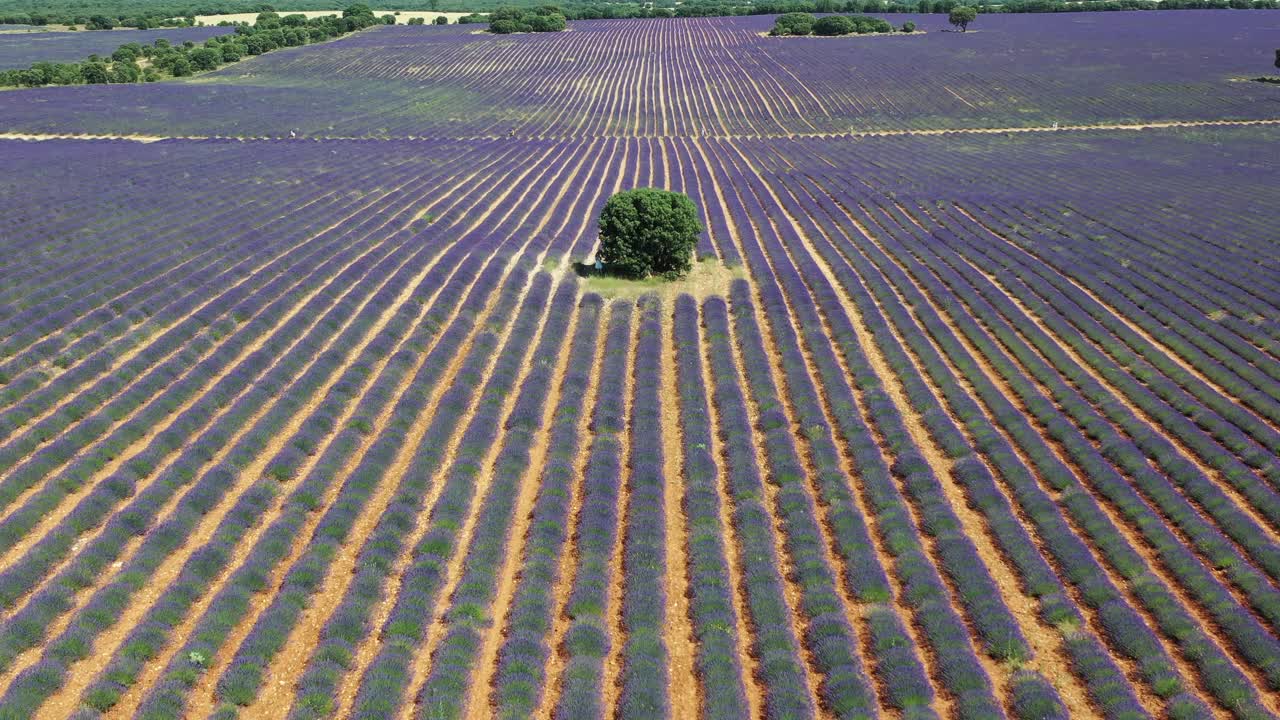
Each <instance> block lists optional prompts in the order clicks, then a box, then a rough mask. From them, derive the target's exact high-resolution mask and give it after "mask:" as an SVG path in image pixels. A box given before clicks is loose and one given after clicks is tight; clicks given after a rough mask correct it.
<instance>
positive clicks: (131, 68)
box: [111, 60, 142, 83]
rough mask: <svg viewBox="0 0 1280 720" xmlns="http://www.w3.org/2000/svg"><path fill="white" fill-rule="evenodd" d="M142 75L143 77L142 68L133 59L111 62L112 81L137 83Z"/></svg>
mask: <svg viewBox="0 0 1280 720" xmlns="http://www.w3.org/2000/svg"><path fill="white" fill-rule="evenodd" d="M140 77H142V70H140V69H139V68H138V64H137V63H135V62H133V61H132V60H130V61H129V62H115V63H112V64H111V82H113V83H136V82H138V78H140Z"/></svg>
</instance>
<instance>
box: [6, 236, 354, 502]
mask: <svg viewBox="0 0 1280 720" xmlns="http://www.w3.org/2000/svg"><path fill="white" fill-rule="evenodd" d="M353 232H354V231H353ZM331 234H332V235H333V240H332V242H328V243H316V242H313V243H308V244H307V246H306V248H305V249H306V250H307V252H306V253H305V255H304V256H303V258H302V259H301V261H300V262H295V263H292V264H291V265H290V266H288V269H289V270H290V271H291V272H290V273H289V274H279V275H274V276H272V275H262V274H260V275H259V277H260V280H258V281H257V282H254V283H246V284H242V285H240V286H238V287H236V288H234V289H233V290H231V291H230V292H227V293H224V294H222V295H218V294H217V293H216V292H213V290H215V289H217V288H216V287H210V288H208V289H207V290H206V289H204V288H201V289H199V290H197V291H196V292H194V293H192V294H190V295H189V296H188V301H187V302H186V307H185V308H182V309H183V310H184V311H185V312H190V311H192V310H194V309H195V308H196V307H198V306H199V305H200V304H201V303H202V300H203V299H205V298H208V297H217V300H216V301H215V302H214V303H211V304H210V305H208V306H205V307H204V308H203V309H202V310H200V311H199V312H198V313H196V314H195V315H193V316H191V317H190V318H189V319H187V320H185V321H183V322H181V323H180V324H178V325H177V326H175V327H174V328H173V329H172V330H170V331H168V332H166V333H165V335H163V336H162V337H161V338H159V339H157V341H155V342H153V343H152V344H151V345H149V346H148V347H147V348H146V349H145V350H144V351H143V352H142V353H140V354H139V355H138V356H136V357H135V358H133V359H132V360H131V361H130V362H129V363H127V364H126V365H124V366H122V367H120V368H116V369H115V370H113V371H112V373H111V374H110V375H107V376H104V377H103V378H102V379H100V380H99V381H98V382H97V383H96V384H95V385H94V386H93V387H92V388H90V389H88V390H85V391H82V392H80V394H79V395H78V396H77V400H76V401H75V402H73V403H71V404H70V405H69V406H68V407H66V408H63V409H62V411H61V412H59V413H56V414H54V415H52V416H50V417H48V418H46V419H45V420H44V421H42V422H41V423H39V425H37V426H36V427H35V428H33V429H31V430H30V431H28V432H27V433H26V434H25V435H24V436H23V437H22V438H21V439H20V440H19V441H18V442H17V443H10V444H9V445H8V446H7V447H6V448H5V449H4V451H3V453H2V454H0V466H3V467H13V466H14V463H19V462H20V464H18V465H17V467H16V469H15V470H14V471H13V472H12V473H11V474H10V475H9V477H7V478H5V480H4V482H3V484H0V497H3V498H7V499H8V501H12V499H13V497H14V496H15V495H16V494H17V492H20V490H21V489H25V488H26V487H28V486H30V484H31V483H33V482H35V481H36V480H38V479H39V478H41V477H43V476H44V475H45V474H46V473H48V472H49V471H51V470H53V469H55V468H58V467H60V466H61V465H62V464H63V463H65V462H66V461H67V460H69V459H71V458H72V457H73V456H74V455H75V453H77V452H79V451H80V450H81V449H82V448H83V447H84V446H85V445H86V444H88V443H89V442H91V441H92V440H94V439H96V438H98V437H101V436H102V435H103V434H105V433H106V432H107V431H108V430H109V429H110V428H111V427H112V425H114V424H116V423H117V422H118V421H119V420H120V419H122V418H124V417H125V416H126V415H127V414H128V413H130V412H132V411H133V410H134V409H136V408H137V407H140V406H142V405H143V404H144V403H146V402H147V401H149V400H153V398H154V396H155V393H156V390H157V389H158V388H159V387H160V386H161V383H162V382H172V381H173V379H174V378H175V377H177V376H179V375H181V373H182V370H184V369H185V368H189V367H190V366H191V365H192V364H194V363H195V361H196V358H199V357H200V356H201V354H200V353H198V352H197V350H198V349H199V348H201V347H203V348H204V349H206V350H207V349H209V348H211V347H212V346H213V343H214V341H213V340H212V339H210V338H206V337H202V336H200V335H198V334H197V333H198V331H199V329H200V328H202V327H204V326H206V325H209V324H210V323H212V322H214V321H215V319H216V318H219V317H221V316H224V315H226V316H230V317H231V318H234V319H235V320H236V321H237V322H238V323H245V322H246V321H248V320H250V319H251V318H254V316H255V315H258V316H259V317H260V310H261V308H263V307H264V306H269V307H273V308H274V307H279V306H282V305H283V304H284V301H282V300H277V301H276V302H275V303H274V304H271V301H272V300H273V299H275V298H276V297H278V296H280V295H281V294H282V293H285V292H287V291H290V290H292V291H294V292H295V294H296V293H297V289H298V288H304V289H305V288H314V287H316V286H318V285H319V284H320V282H321V281H322V280H323V279H324V275H323V274H320V273H319V270H320V268H325V267H328V268H333V267H341V264H339V263H338V262H336V261H337V260H340V259H343V258H346V259H347V260H348V261H350V259H354V258H356V257H359V256H360V254H361V251H363V250H365V249H368V248H370V247H376V246H377V245H376V243H375V242H374V241H373V240H372V239H370V238H365V239H364V240H363V241H356V242H353V239H354V237H359V236H358V235H356V236H353V235H351V234H350V233H349V232H347V231H345V229H342V230H340V229H337V228H335V229H334V230H333V231H332V232H331ZM294 273H296V274H294ZM298 278H302V279H301V280H299V279H298ZM177 309H178V308H175V310H177ZM255 325H256V323H250V324H248V325H245V326H244V327H242V328H241V331H240V333H239V334H238V335H236V336H235V337H243V336H245V335H246V334H247V331H246V328H248V327H254V326H255ZM250 337H252V336H251V335H250ZM193 339H194V341H195V342H194V343H193V342H192V340H193ZM175 351H176V352H178V353H179V354H178V355H175V356H173V357H171V358H169V359H168V360H167V361H166V362H164V364H162V365H159V366H156V367H153V368H152V369H151V370H147V371H145V372H144V370H145V368H148V367H151V366H153V365H154V364H155V363H156V362H157V361H159V360H161V359H163V358H166V357H167V356H169V355H170V353H174V352H175ZM135 380H136V382H131V381H135ZM62 385H63V384H59V387H58V388H57V389H58V390H60V391H62V392H67V391H70V390H71V389H72V388H73V387H74V386H75V385H74V384H73V383H65V385H66V387H62ZM122 389H123V390H125V392H124V394H122V395H117V393H119V392H120V391H121V390H122ZM102 403H106V405H105V406H104V407H103V408H102V409H101V410H99V411H97V412H96V413H94V414H92V415H88V413H90V412H91V411H92V409H93V408H94V407H96V406H98V405H100V404H102ZM176 404H177V403H175V405H176ZM86 415H88V417H87V418H86V419H85V420H84V421H82V422H80V423H79V424H77V425H75V426H74V427H71V426H72V423H74V422H75V421H77V420H78V419H80V418H82V417H85V416H86ZM55 433H60V434H59V435H58V436H57V439H56V440H54V441H53V442H51V443H49V444H48V445H46V446H44V447H41V448H39V449H38V450H36V452H35V454H34V455H33V456H31V457H30V458H27V459H26V460H22V458H24V457H25V456H26V454H27V453H28V452H30V451H31V450H33V449H35V447H34V443H36V442H39V440H40V439H42V438H45V437H51V436H52V435H51V434H55ZM137 437H139V435H138V434H137V431H132V432H130V433H128V434H127V435H125V434H124V433H122V431H121V430H119V429H117V431H116V433H115V437H114V439H113V440H110V441H109V443H110V445H111V446H112V447H113V450H112V451H113V452H119V451H120V450H122V449H123V448H124V447H125V446H127V445H128V444H129V442H130V441H131V440H132V439H136V438H137ZM87 460H88V458H83V459H82V460H81V461H80V463H78V464H79V465H80V468H78V469H76V470H71V471H66V472H64V473H63V474H64V475H70V476H71V477H72V478H73V481H74V482H83V480H84V478H85V477H87V476H88V474H91V473H92V472H93V471H95V470H96V469H98V468H100V467H101V466H102V465H104V464H105V461H103V460H96V461H92V465H86V461H87ZM93 466H96V467H93Z"/></svg>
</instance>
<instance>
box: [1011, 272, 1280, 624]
mask: <svg viewBox="0 0 1280 720" xmlns="http://www.w3.org/2000/svg"><path fill="white" fill-rule="evenodd" d="M1023 281H1024V282H1023V283H1019V285H1020V286H1022V287H1026V288H1027V289H1028V299H1027V304H1029V305H1031V306H1032V307H1033V308H1034V311H1035V312H1036V313H1037V315H1038V316H1039V317H1040V318H1041V321H1042V322H1043V323H1044V324H1045V325H1046V326H1048V328H1049V329H1050V330H1052V331H1053V333H1054V336H1055V337H1057V338H1060V339H1062V340H1063V341H1065V342H1066V343H1067V344H1068V345H1070V346H1072V347H1074V348H1075V349H1076V350H1077V352H1078V353H1080V354H1081V355H1082V356H1084V357H1085V358H1086V360H1087V361H1088V362H1090V363H1091V364H1092V365H1094V366H1095V368H1096V369H1098V371H1099V372H1100V373H1101V374H1102V375H1104V377H1107V378H1108V379H1109V380H1110V381H1111V382H1112V383H1114V384H1116V385H1118V386H1119V387H1120V388H1121V390H1122V391H1123V392H1124V393H1125V394H1126V395H1127V396H1128V397H1129V398H1130V400H1132V401H1133V402H1134V404H1135V405H1137V406H1138V407H1140V408H1143V409H1144V410H1147V411H1148V412H1150V413H1151V414H1153V415H1157V416H1160V417H1165V418H1168V419H1169V420H1171V421H1174V422H1172V423H1171V426H1166V428H1167V429H1170V430H1171V431H1172V432H1173V433H1174V434H1175V436H1177V437H1179V438H1180V439H1183V440H1184V441H1186V442H1187V443H1188V444H1193V446H1195V445H1194V444H1195V443H1196V442H1197V441H1199V442H1200V445H1199V447H1200V448H1201V449H1202V451H1203V452H1211V451H1205V450H1203V444H1210V445H1211V444H1212V441H1210V440H1209V439H1208V438H1207V437H1206V436H1204V434H1203V432H1202V431H1200V430H1199V428H1197V427H1195V425H1194V424H1192V423H1190V422H1189V421H1187V420H1186V419H1185V418H1182V417H1181V415H1180V414H1178V413H1177V412H1176V411H1174V410H1173V409H1172V408H1169V407H1168V406H1166V405H1162V404H1161V403H1160V402H1159V401H1158V400H1157V399H1155V398H1154V396H1153V395H1152V393H1151V392H1150V391H1149V390H1148V389H1146V388H1145V387H1143V386H1142V385H1141V384H1140V383H1139V382H1138V381H1137V380H1135V379H1134V378H1133V377H1132V376H1130V375H1128V374H1127V373H1125V372H1124V371H1123V370H1121V369H1120V368H1119V367H1118V366H1116V365H1115V364H1114V363H1113V362H1112V361H1111V360H1110V359H1109V358H1107V357H1106V356H1105V355H1103V354H1102V353H1101V352H1099V351H1098V350H1096V349H1095V348H1094V347H1092V346H1091V345H1089V344H1088V343H1087V342H1085V341H1084V340H1083V339H1082V338H1081V337H1080V335H1079V333H1078V331H1076V330H1075V328H1074V327H1073V324H1072V323H1069V322H1067V321H1066V320H1065V319H1064V318H1063V316H1062V315H1061V314H1060V312H1059V311H1058V310H1055V309H1053V308H1052V307H1051V306H1050V305H1047V304H1045V303H1044V302H1043V301H1041V300H1039V299H1037V295H1036V294H1035V293H1039V294H1042V295H1044V296H1045V298H1046V299H1047V300H1048V302H1050V303H1053V304H1056V305H1057V306H1058V307H1069V301H1068V300H1066V299H1065V298H1063V297H1061V296H1060V295H1059V294H1057V293H1056V292H1054V291H1052V290H1051V289H1047V288H1045V287H1044V286H1043V285H1042V284H1041V283H1038V282H1036V280H1035V279H1034V278H1033V277H1026V278H1023ZM1084 322H1085V320H1084V319H1078V320H1076V321H1075V324H1082V323H1084ZM1028 337H1030V338H1031V340H1032V342H1033V343H1034V344H1035V345H1036V347H1037V348H1039V349H1041V353H1042V354H1043V355H1044V356H1045V357H1047V358H1048V359H1049V361H1050V363H1051V364H1052V365H1053V366H1054V367H1055V368H1056V369H1057V370H1058V372H1059V373H1060V374H1061V375H1062V376H1064V377H1066V378H1068V379H1069V380H1070V381H1071V382H1072V384H1073V385H1074V386H1075V388H1076V389H1077V392H1079V393H1080V394H1081V395H1082V396H1083V397H1084V398H1085V399H1086V400H1087V401H1088V402H1089V403H1090V404H1091V405H1092V406H1093V407H1094V408H1096V409H1097V410H1098V411H1099V412H1100V413H1101V414H1102V415H1104V416H1106V417H1107V418H1108V419H1109V420H1110V421H1111V423H1112V424H1113V425H1114V427H1116V428H1117V429H1118V430H1120V431H1123V433H1124V434H1123V436H1118V439H1117V440H1116V442H1120V443H1129V442H1131V443H1132V444H1131V445H1124V446H1116V447H1112V448H1111V449H1110V452H1111V453H1114V454H1117V455H1120V456H1121V457H1120V458H1118V461H1119V462H1121V463H1122V464H1124V465H1125V466H1126V467H1127V468H1129V469H1130V470H1131V471H1133V472H1147V471H1143V470H1141V469H1140V468H1141V467H1142V466H1143V465H1144V464H1145V463H1143V462H1141V461H1139V460H1138V457H1140V455H1138V456H1137V457H1135V454H1136V453H1139V452H1140V454H1141V455H1145V456H1146V457H1147V458H1149V459H1150V460H1151V461H1152V462H1153V463H1154V464H1155V466H1156V467H1157V468H1159V469H1160V470H1161V471H1162V474H1163V475H1164V476H1165V477H1167V478H1168V479H1170V480H1172V481H1173V483H1174V484H1176V485H1177V486H1178V487H1180V488H1181V489H1182V490H1183V492H1184V493H1186V494H1187V495H1188V496H1190V498H1192V499H1194V500H1195V501H1196V503H1197V505H1198V506H1199V507H1200V508H1201V509H1202V510H1203V511H1204V512H1206V513H1207V514H1208V515H1209V516H1210V517H1212V518H1213V519H1214V520H1215V521H1216V524H1217V526H1218V527H1220V528H1221V529H1222V531H1224V532H1225V533H1226V535H1227V536H1229V537H1230V538H1231V539H1232V540H1234V541H1235V542H1236V543H1237V544H1238V545H1239V546H1240V547H1242V548H1243V549H1244V550H1245V552H1247V553H1248V554H1249V556H1250V557H1251V558H1252V559H1253V560H1254V561H1255V562H1257V563H1258V564H1259V565H1260V566H1261V567H1262V568H1263V569H1264V570H1265V571H1266V572H1267V574H1269V575H1271V577H1272V578H1276V577H1280V544H1277V543H1276V542H1275V541H1273V540H1271V539H1270V538H1269V537H1268V536H1267V534H1266V533H1265V532H1264V530H1263V528H1262V527H1261V525H1260V524H1259V523H1258V522H1257V521H1255V520H1254V519H1253V518H1252V517H1250V516H1249V515H1247V514H1245V513H1244V512H1242V511H1241V510H1239V509H1238V508H1236V506H1235V505H1234V503H1233V502H1232V501H1231V500H1230V499H1229V498H1228V496H1227V495H1226V494H1225V493H1224V492H1223V491H1222V489H1221V488H1219V487H1218V485H1217V484H1216V483H1215V482H1214V481H1212V480H1211V479H1210V478H1209V477H1207V476H1206V475H1205V474H1204V473H1203V472H1202V471H1201V470H1200V469H1199V468H1197V467H1196V466H1195V465H1193V464H1192V463H1190V462H1189V461H1187V460H1185V459H1183V458H1182V457H1181V456H1179V455H1178V452H1177V450H1176V449H1175V447H1174V445H1173V444H1172V443H1171V442H1170V441H1169V440H1168V439H1167V438H1166V437H1164V436H1163V435H1161V434H1160V433H1159V432H1156V431H1155V430H1153V429H1152V428H1151V427H1150V426H1149V425H1147V424H1146V423H1144V422H1142V421H1141V420H1140V419H1139V418H1138V417H1137V416H1136V415H1135V413H1134V412H1133V411H1131V410H1129V409H1128V408H1126V407H1123V406H1120V405H1119V404H1117V403H1114V402H1110V400H1111V394H1110V392H1109V391H1108V389H1107V388H1105V387H1103V386H1102V385H1101V383H1100V382H1098V381H1097V380H1096V379H1095V378H1093V376H1092V375H1090V374H1089V373H1087V372H1085V371H1083V370H1082V369H1080V368H1078V367H1077V366H1075V365H1074V364H1073V363H1071V361H1070V359H1069V358H1066V357H1064V356H1063V354H1062V352H1061V350H1059V349H1057V348H1054V347H1046V345H1047V343H1048V341H1047V340H1045V339H1043V336H1041V335H1038V334H1035V333H1028ZM1177 421H1180V422H1177ZM1113 437H1117V436H1113ZM1119 438H1125V439H1119ZM1126 447H1127V448H1129V449H1131V451H1126ZM1216 459H1218V460H1219V461H1227V460H1229V458H1227V457H1222V456H1221V455H1220V454H1219V455H1218V457H1217V458H1216ZM1219 464H1222V463H1221V462H1219ZM1226 469H1227V472H1226V473H1224V476H1225V477H1226V478H1227V479H1228V481H1229V482H1231V484H1233V485H1235V486H1236V487H1237V488H1238V489H1239V490H1241V491H1242V492H1243V493H1245V495H1246V497H1247V498H1248V499H1249V500H1252V501H1253V503H1252V504H1253V505H1254V506H1255V507H1256V508H1257V509H1258V510H1259V511H1260V512H1261V514H1262V515H1263V516H1264V518H1266V519H1269V520H1272V521H1273V522H1276V521H1280V494H1277V493H1276V492H1275V491H1274V490H1272V489H1271V488H1270V487H1268V486H1267V485H1265V484H1263V483H1262V482H1261V481H1260V480H1259V479H1258V478H1257V477H1256V476H1254V475H1253V474H1252V473H1250V472H1249V471H1248V469H1247V468H1245V467H1244V466H1243V465H1241V464H1239V463H1235V464H1234V467H1233V466H1231V465H1228V466H1227V468H1226ZM1160 505H1161V507H1162V508H1163V509H1164V510H1165V512H1166V513H1167V514H1168V515H1169V516H1170V517H1171V519H1173V520H1174V522H1175V523H1176V524H1177V525H1178V526H1179V527H1180V528H1181V529H1182V530H1183V531H1184V532H1186V533H1187V534H1188V535H1189V536H1191V537H1192V539H1193V542H1194V543H1195V544H1196V545H1197V547H1199V548H1200V549H1201V550H1202V552H1204V553H1205V554H1206V556H1207V557H1213V558H1215V560H1214V561H1215V562H1222V560H1220V559H1217V558H1222V557H1230V556H1232V555H1234V554H1235V551H1234V550H1233V548H1231V547H1230V545H1229V544H1228V543H1227V541H1226V539H1225V538H1223V537H1221V534H1219V533H1218V532H1217V530H1216V529H1213V528H1210V527H1208V526H1207V524H1206V523H1204V521H1203V520H1201V519H1200V517H1199V515H1196V514H1194V513H1193V511H1192V509H1191V506H1190V505H1189V504H1187V503H1186V502H1185V501H1184V502H1182V503H1179V502H1178V501H1177V500H1176V499H1170V500H1167V501H1165V502H1160ZM1237 557H1238V556H1237ZM1237 561H1238V560H1233V561H1232V562H1237ZM1241 572H1242V573H1244V574H1245V579H1244V580H1243V582H1246V583H1248V586H1249V589H1250V593H1251V595H1253V596H1254V602H1255V603H1257V604H1259V605H1261V606H1262V607H1260V608H1259V609H1260V610H1261V611H1262V612H1264V613H1265V614H1268V615H1269V616H1270V617H1272V618H1280V614H1277V613H1280V595H1276V594H1275V591H1274V590H1272V589H1270V588H1268V587H1265V583H1263V584H1261V585H1260V584H1259V582H1260V580H1262V578H1261V577H1260V576H1258V577H1254V576H1255V575H1256V572H1251V571H1249V570H1246V569H1242V571H1241ZM1263 608H1270V609H1269V610H1266V609H1263Z"/></svg>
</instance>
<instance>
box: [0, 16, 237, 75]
mask: <svg viewBox="0 0 1280 720" xmlns="http://www.w3.org/2000/svg"><path fill="white" fill-rule="evenodd" d="M20 27H25V26H21V25H0V30H2V29H4V28H11V29H15V28H20ZM30 29H31V30H36V28H30ZM228 32H231V28H227V27H220V28H219V27H190V28H160V29H157V30H98V31H92V32H89V31H81V32H49V31H43V32H0V70H18V69H22V68H26V67H30V65H31V64H32V63H36V62H79V61H81V60H84V59H85V58H87V57H89V56H90V55H100V56H103V57H108V56H110V55H111V53H113V52H115V50H116V48H118V47H120V46H121V45H126V44H128V43H140V44H142V45H150V44H152V43H154V42H155V41H156V40H159V39H161V38H163V39H165V40H168V41H169V42H170V43H172V44H174V45H181V44H182V43H184V42H186V41H188V40H190V41H191V42H194V43H202V42H204V41H205V40H207V39H209V38H211V37H214V36H215V35H222V34H224V33H228Z"/></svg>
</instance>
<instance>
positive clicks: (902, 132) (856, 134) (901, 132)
mask: <svg viewBox="0 0 1280 720" xmlns="http://www.w3.org/2000/svg"><path fill="white" fill-rule="evenodd" d="M712 104H713V105H714V104H715V103H714V100H713V101H712ZM1250 125H1280V118H1266V119H1261V120H1153V121H1151V122H1145V123H1098V124H1089V125H1056V126H1054V125H1026V126H1022V127H992V128H929V129H889V130H850V131H849V132H843V133H835V132H827V133H823V132H814V133H788V132H783V133H772V134H771V133H760V134H740V133H722V134H709V135H702V136H700V137H702V138H705V139H717V140H742V139H763V138H796V139H804V138H860V137H901V136H911V135H1006V134H1012V133H1041V132H1081V131H1090V132H1092V131H1113V130H1130V131H1132V130H1164V129H1169V128H1199V127H1244V126H1250ZM506 137H508V136H506V135H459V136H447V135H440V136H418V135H406V136H402V137H384V136H378V137H362V136H359V135H318V136H307V137H299V138H297V141H298V142H307V143H316V142H324V141H327V140H333V141H347V140H362V141H378V140H385V141H392V142H396V141H403V140H441V141H450V140H452V141H466V140H501V139H503V138H506ZM557 137H558V136H556V135H538V139H539V140H553V139H557ZM623 137H625V136H623ZM284 139H285V138H281V137H271V136H266V135H244V136H236V135H230V136H227V135H145V134H135V135H90V134H68V133H63V134H57V133H22V132H4V133H0V140H24V141H29V142H41V141H48V140H130V141H133V142H138V143H154V142H160V141H162V140H239V141H241V142H255V141H259V140H264V141H265V140H269V141H273V142H274V141H279V140H284ZM559 139H581V138H580V137H579V136H564V137H560V138H559Z"/></svg>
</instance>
